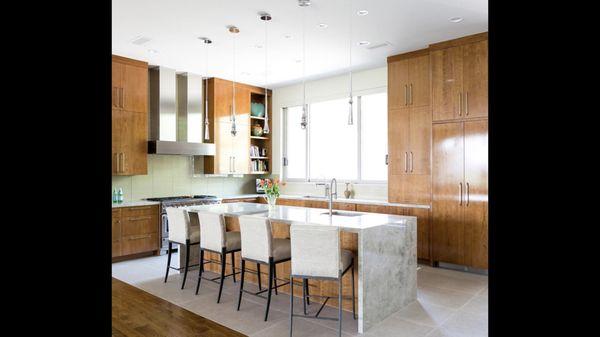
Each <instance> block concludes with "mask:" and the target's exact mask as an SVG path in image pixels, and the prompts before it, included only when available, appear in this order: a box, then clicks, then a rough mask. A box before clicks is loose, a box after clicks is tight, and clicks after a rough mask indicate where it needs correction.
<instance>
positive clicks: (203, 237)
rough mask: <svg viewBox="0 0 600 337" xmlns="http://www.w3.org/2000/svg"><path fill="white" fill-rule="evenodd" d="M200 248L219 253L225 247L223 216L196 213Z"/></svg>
mask: <svg viewBox="0 0 600 337" xmlns="http://www.w3.org/2000/svg"><path fill="white" fill-rule="evenodd" d="M198 220H200V248H206V249H210V250H212V251H216V252H220V251H221V249H223V247H225V218H224V217H223V214H218V213H203V212H198Z"/></svg>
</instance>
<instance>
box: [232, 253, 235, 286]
mask: <svg viewBox="0 0 600 337" xmlns="http://www.w3.org/2000/svg"><path fill="white" fill-rule="evenodd" d="M231 273H232V274H233V283H236V281H235V253H231Z"/></svg>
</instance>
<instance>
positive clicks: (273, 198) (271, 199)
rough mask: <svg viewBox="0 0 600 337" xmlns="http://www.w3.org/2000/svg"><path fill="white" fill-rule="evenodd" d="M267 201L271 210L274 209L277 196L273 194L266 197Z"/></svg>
mask: <svg viewBox="0 0 600 337" xmlns="http://www.w3.org/2000/svg"><path fill="white" fill-rule="evenodd" d="M265 200H267V204H268V205H269V209H272V208H273V207H274V206H275V204H276V203H277V196H275V195H272V194H267V195H265Z"/></svg>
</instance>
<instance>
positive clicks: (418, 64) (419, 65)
mask: <svg viewBox="0 0 600 337" xmlns="http://www.w3.org/2000/svg"><path fill="white" fill-rule="evenodd" d="M429 83H430V75H429V54H428V52H427V51H426V50H422V51H416V52H412V53H410V54H409V55H406V56H405V57H402V58H400V59H396V58H390V59H388V107H389V108H390V109H404V108H410V107H420V106H428V105H429V96H430V88H429Z"/></svg>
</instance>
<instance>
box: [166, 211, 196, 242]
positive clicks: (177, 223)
mask: <svg viewBox="0 0 600 337" xmlns="http://www.w3.org/2000/svg"><path fill="white" fill-rule="evenodd" d="M167 219H168V221H169V240H170V241H175V242H179V243H185V240H187V239H189V238H190V216H189V214H188V212H187V211H186V210H185V209H183V208H177V207H167Z"/></svg>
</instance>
